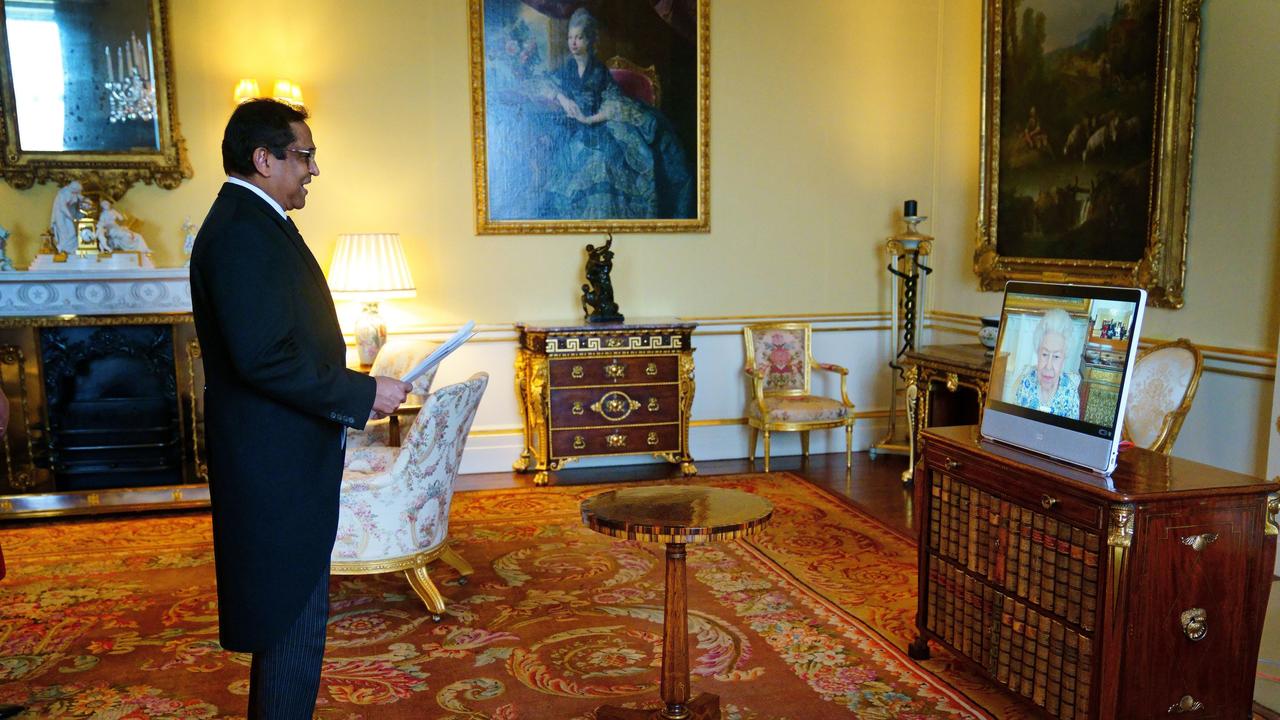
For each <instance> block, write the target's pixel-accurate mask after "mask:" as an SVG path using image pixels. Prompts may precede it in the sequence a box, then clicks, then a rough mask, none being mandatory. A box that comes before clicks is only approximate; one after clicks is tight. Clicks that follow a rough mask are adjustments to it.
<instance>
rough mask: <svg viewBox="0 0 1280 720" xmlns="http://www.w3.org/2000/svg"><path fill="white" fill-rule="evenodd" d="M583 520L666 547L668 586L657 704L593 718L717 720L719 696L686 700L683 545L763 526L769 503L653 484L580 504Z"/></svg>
mask: <svg viewBox="0 0 1280 720" xmlns="http://www.w3.org/2000/svg"><path fill="white" fill-rule="evenodd" d="M581 509H582V524H583V525H586V526H587V527H589V528H591V529H592V530H595V531H596V532H599V533H603V534H605V535H609V536H612V537H616V538H625V539H627V540H647V541H649V542H661V543H666V545H667V577H666V583H667V590H666V601H665V607H664V610H665V612H664V614H663V620H662V680H661V693H662V702H663V703H664V704H665V705H666V707H663V708H659V709H657V710H636V709H632V708H622V707H617V706H614V705H605V706H602V707H600V708H599V709H598V710H597V711H596V717H597V718H598V720H720V698H719V696H717V695H712V694H711V693H705V692H704V693H701V694H700V695H698V697H696V698H694V699H692V700H690V699H689V695H690V687H689V606H688V597H687V594H686V591H687V588H686V585H685V570H684V559H685V545H686V544H688V543H704V542H711V541H713V540H733V539H735V538H740V537H745V536H747V535H751V534H753V533H755V532H756V531H758V530H760V529H761V528H763V527H764V526H765V525H766V524H767V523H768V522H769V518H771V517H772V516H773V504H772V503H770V502H769V501H768V500H765V499H764V498H762V497H760V496H758V495H752V494H751V493H749V492H743V491H742V490H729V489H726V488H714V487H696V486H690V485H657V486H652V485H651V486H647V487H634V488H624V489H622V490H609V491H607V492H603V493H600V494H599V495H593V496H591V497H589V498H587V499H585V500H583V501H582V506H581Z"/></svg>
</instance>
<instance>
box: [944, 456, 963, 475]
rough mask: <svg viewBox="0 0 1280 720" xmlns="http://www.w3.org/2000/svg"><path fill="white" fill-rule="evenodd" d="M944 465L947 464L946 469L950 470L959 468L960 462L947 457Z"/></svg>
mask: <svg viewBox="0 0 1280 720" xmlns="http://www.w3.org/2000/svg"><path fill="white" fill-rule="evenodd" d="M946 465H947V469H948V470H951V471H952V472H954V471H956V470H959V469H960V462H959V461H957V460H952V459H951V458H947V462H946Z"/></svg>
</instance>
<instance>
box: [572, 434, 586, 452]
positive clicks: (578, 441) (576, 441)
mask: <svg viewBox="0 0 1280 720" xmlns="http://www.w3.org/2000/svg"><path fill="white" fill-rule="evenodd" d="M586 447H587V441H586V440H584V439H583V438H582V436H581V435H574V436H573V449H574V450H582V449H584V448H586Z"/></svg>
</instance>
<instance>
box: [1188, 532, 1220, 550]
mask: <svg viewBox="0 0 1280 720" xmlns="http://www.w3.org/2000/svg"><path fill="white" fill-rule="evenodd" d="M1217 539H1218V533H1211V532H1210V533H1200V534H1199V535H1187V536H1186V537H1184V538H1182V544H1183V545H1186V546H1187V547H1189V548H1191V549H1192V550H1195V551H1196V552H1200V551H1201V550H1203V549H1205V548H1207V547H1209V544H1210V543H1212V542H1214V541H1215V540H1217Z"/></svg>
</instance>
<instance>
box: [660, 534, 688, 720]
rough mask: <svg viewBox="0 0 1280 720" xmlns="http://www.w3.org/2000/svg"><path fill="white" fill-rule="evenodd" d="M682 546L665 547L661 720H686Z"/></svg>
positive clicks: (685, 644)
mask: <svg viewBox="0 0 1280 720" xmlns="http://www.w3.org/2000/svg"><path fill="white" fill-rule="evenodd" d="M684 557H685V547H684V543H667V598H666V605H665V606H664V608H663V614H662V702H664V703H666V706H667V708H666V711H665V712H664V713H663V714H662V715H661V717H663V718H670V719H671V720H675V719H676V718H687V717H689V708H687V707H685V704H686V703H688V702H689V598H688V595H687V594H686V593H687V592H688V588H687V587H686V585H685V572H684Z"/></svg>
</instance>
